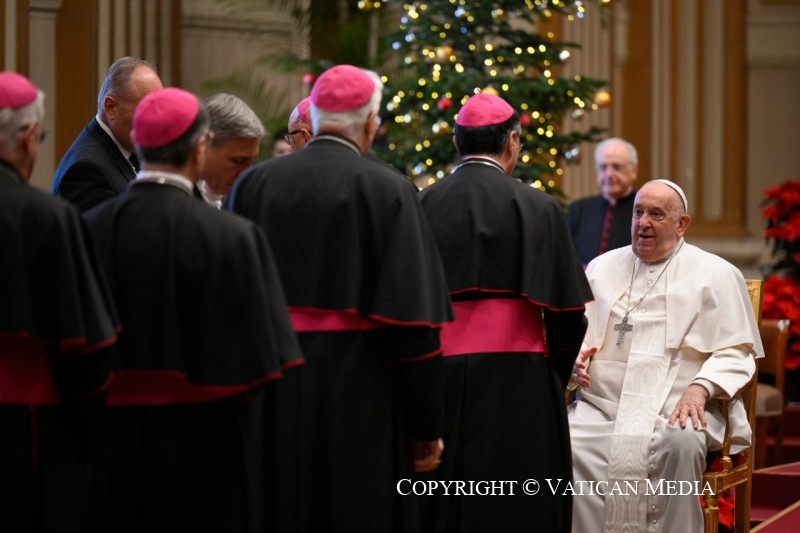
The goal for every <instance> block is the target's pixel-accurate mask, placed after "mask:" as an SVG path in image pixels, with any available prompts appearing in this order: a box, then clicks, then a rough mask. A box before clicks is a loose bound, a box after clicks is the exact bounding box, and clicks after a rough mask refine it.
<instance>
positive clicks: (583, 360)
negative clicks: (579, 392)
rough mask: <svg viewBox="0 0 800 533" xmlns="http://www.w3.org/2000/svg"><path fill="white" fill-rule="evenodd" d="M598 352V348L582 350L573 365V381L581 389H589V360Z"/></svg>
mask: <svg viewBox="0 0 800 533" xmlns="http://www.w3.org/2000/svg"><path fill="white" fill-rule="evenodd" d="M596 352H597V348H586V349H585V350H581V352H580V353H579V354H578V357H576V358H575V364H573V365H572V380H573V381H574V382H575V383H577V384H578V385H580V386H581V387H583V388H584V389H585V388H588V387H589V381H590V379H591V376H589V372H588V371H587V370H588V368H589V362H588V361H589V358H590V357H592V356H593V355H594V354H595V353H596Z"/></svg>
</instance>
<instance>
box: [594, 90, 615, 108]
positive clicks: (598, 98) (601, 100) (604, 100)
mask: <svg viewBox="0 0 800 533" xmlns="http://www.w3.org/2000/svg"><path fill="white" fill-rule="evenodd" d="M594 103H596V104H597V105H599V106H600V107H608V106H610V105H611V93H610V92H608V91H606V90H605V89H601V90H599V91H597V92H596V93H595V95H594Z"/></svg>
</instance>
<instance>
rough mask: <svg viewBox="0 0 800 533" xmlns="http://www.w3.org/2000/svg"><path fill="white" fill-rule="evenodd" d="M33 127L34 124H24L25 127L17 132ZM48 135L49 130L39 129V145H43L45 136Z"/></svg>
mask: <svg viewBox="0 0 800 533" xmlns="http://www.w3.org/2000/svg"><path fill="white" fill-rule="evenodd" d="M33 125H35V124H26V125H25V126H22V127H21V128H20V129H19V131H25V130H27V129H28V128H30V127H31V126H33ZM48 133H50V128H42V129H41V131H40V132H39V144H41V143H43V142H44V140H45V139H47V134H48Z"/></svg>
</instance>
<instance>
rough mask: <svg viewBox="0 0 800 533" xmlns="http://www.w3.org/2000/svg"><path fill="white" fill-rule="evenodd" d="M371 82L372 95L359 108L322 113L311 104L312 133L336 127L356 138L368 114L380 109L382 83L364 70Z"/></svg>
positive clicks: (374, 75) (372, 73)
mask: <svg viewBox="0 0 800 533" xmlns="http://www.w3.org/2000/svg"><path fill="white" fill-rule="evenodd" d="M364 72H366V73H367V74H368V75H369V77H370V78H372V81H374V82H375V91H374V92H373V93H372V96H371V97H370V99H369V101H368V102H367V103H366V104H364V105H362V106H361V107H359V108H357V109H354V110H352V111H344V112H341V111H323V110H322V109H318V108H317V106H315V105H314V103H313V102H312V103H311V107H310V108H309V114H310V115H311V124H312V127H313V129H314V132H315V133H316V132H319V131H321V128H324V127H325V126H336V127H337V128H339V129H340V130H342V131H343V132H344V133H346V134H349V135H350V136H352V137H358V136H360V135H361V132H362V130H363V127H364V123H365V122H366V121H367V117H369V114H370V113H378V111H380V108H381V98H382V96H383V82H382V81H381V78H380V76H378V75H377V74H376V73H375V72H373V71H371V70H366V69H365V70H364Z"/></svg>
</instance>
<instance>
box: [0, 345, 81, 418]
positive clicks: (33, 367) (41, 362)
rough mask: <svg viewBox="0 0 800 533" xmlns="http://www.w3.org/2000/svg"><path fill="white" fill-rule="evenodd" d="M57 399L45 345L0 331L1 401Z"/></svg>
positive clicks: (39, 402) (44, 402) (37, 402)
mask: <svg viewBox="0 0 800 533" xmlns="http://www.w3.org/2000/svg"><path fill="white" fill-rule="evenodd" d="M66 357H69V356H66ZM74 357H80V356H74ZM59 400H60V397H59V394H58V389H56V382H55V379H54V378H53V369H52V367H51V365H50V359H49V356H48V354H47V350H46V347H45V345H44V344H43V343H40V342H37V341H35V340H32V339H27V338H19V337H13V336H4V335H0V404H19V405H21V404H24V405H54V404H57V403H58V402H59Z"/></svg>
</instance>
